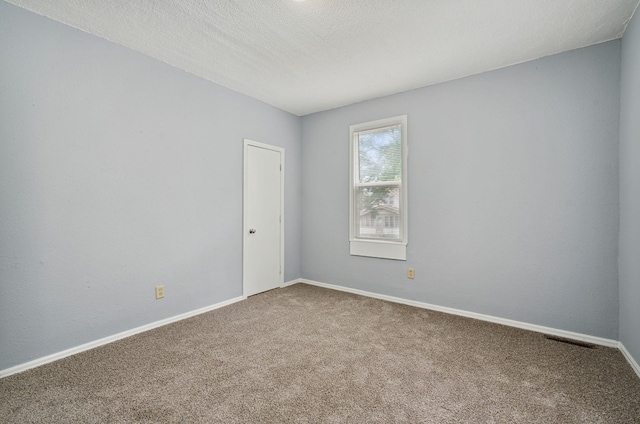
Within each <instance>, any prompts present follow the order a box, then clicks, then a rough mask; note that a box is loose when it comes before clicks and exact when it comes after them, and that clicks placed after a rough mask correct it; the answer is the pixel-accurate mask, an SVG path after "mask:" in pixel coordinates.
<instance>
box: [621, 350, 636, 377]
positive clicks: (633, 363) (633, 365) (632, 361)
mask: <svg viewBox="0 0 640 424" xmlns="http://www.w3.org/2000/svg"><path fill="white" fill-rule="evenodd" d="M618 349H620V352H622V354H623V355H624V357H625V358H626V359H627V362H629V364H630V365H631V368H633V370H634V371H635V372H636V374H637V375H638V377H640V365H638V363H637V362H636V360H635V359H633V356H631V353H630V352H629V351H628V350H627V348H626V347H624V345H623V344H622V342H620V343H619V346H618Z"/></svg>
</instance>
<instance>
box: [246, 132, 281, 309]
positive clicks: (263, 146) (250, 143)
mask: <svg viewBox="0 0 640 424" xmlns="http://www.w3.org/2000/svg"><path fill="white" fill-rule="evenodd" d="M249 147H257V148H260V149H266V150H272V151H275V152H278V153H280V167H281V169H280V278H279V281H278V287H280V286H282V284H283V283H284V222H285V221H284V219H285V216H284V170H285V156H284V147H278V146H273V145H271V144H266V143H260V142H258V141H253V140H249V139H248V138H245V139H243V159H242V160H243V179H242V295H243V296H245V297H246V293H247V291H246V288H245V279H244V276H245V275H246V274H247V273H246V270H247V269H248V266H249V264H248V261H247V258H246V256H245V250H246V249H245V246H246V245H247V237H248V234H249V227H248V223H247V210H246V206H247V193H248V182H249V181H248V180H249V178H248V175H249V167H248V160H249V155H248V154H247V153H248V150H249Z"/></svg>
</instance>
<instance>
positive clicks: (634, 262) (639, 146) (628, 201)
mask: <svg viewBox="0 0 640 424" xmlns="http://www.w3.org/2000/svg"><path fill="white" fill-rule="evenodd" d="M638 15H639V13H638V11H636V14H635V17H634V18H633V20H632V21H631V23H630V24H629V25H628V26H627V30H626V32H625V34H624V38H623V39H622V81H621V84H620V90H621V95H620V105H621V107H620V259H619V261H620V262H619V263H620V268H619V270H620V271H619V272H620V341H621V342H622V343H623V344H624V346H625V347H626V348H627V350H628V351H629V352H630V353H631V354H632V355H633V357H634V359H635V360H636V362H638V363H640V16H638Z"/></svg>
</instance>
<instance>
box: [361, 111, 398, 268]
mask: <svg viewBox="0 0 640 424" xmlns="http://www.w3.org/2000/svg"><path fill="white" fill-rule="evenodd" d="M392 125H400V127H401V128H402V181H401V184H400V193H401V194H400V196H401V201H400V217H401V222H402V226H401V227H400V231H401V234H402V240H400V241H387V240H372V239H362V238H357V237H356V212H357V211H356V208H355V205H354V197H355V170H356V167H357V157H356V152H355V148H356V145H355V139H354V133H357V132H360V131H366V130H373V129H376V128H383V127H389V126H392ZM408 158H409V141H408V138H407V115H399V116H394V117H391V118H385V119H378V120H376V121H370V122H364V123H362V124H354V125H351V126H349V251H350V254H351V255H352V256H368V257H373V258H383V259H394V260H401V261H406V260H407V244H408V242H409V230H408V227H409V226H408V219H407V217H408V214H407V210H408V209H409V208H408V196H407V194H408V190H407V185H408V184H407V163H408Z"/></svg>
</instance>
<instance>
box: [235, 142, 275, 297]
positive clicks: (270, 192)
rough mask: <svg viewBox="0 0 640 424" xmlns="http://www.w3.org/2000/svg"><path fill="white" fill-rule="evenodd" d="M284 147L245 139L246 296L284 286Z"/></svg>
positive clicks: (244, 260)
mask: <svg viewBox="0 0 640 424" xmlns="http://www.w3.org/2000/svg"><path fill="white" fill-rule="evenodd" d="M283 163H284V149H282V148H279V147H275V146H270V145H268V144H263V143H258V142H255V141H251V140H244V206H243V209H244V238H243V255H242V270H243V277H242V279H243V292H244V296H251V295H254V294H256V293H261V292H263V291H267V290H271V289H274V288H276V287H280V285H281V284H282V282H283V281H284V276H283V274H282V268H283V234H284V232H283V219H282V209H283V195H284V193H283V188H284V184H283V175H284V172H283V168H284V166H283Z"/></svg>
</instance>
